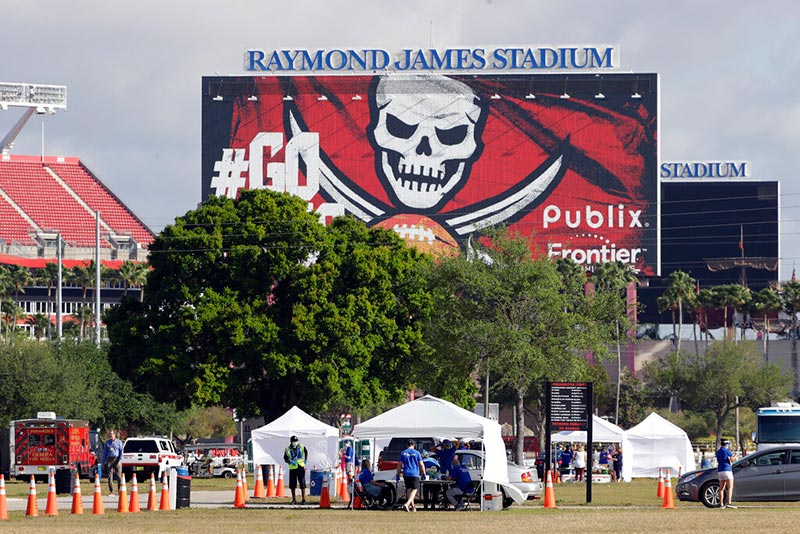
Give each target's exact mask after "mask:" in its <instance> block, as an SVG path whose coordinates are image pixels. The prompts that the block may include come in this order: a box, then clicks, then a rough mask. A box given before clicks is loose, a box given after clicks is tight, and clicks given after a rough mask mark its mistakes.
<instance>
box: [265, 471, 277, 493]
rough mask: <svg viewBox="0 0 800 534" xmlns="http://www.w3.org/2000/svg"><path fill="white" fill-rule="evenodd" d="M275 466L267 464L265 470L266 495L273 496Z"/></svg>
mask: <svg viewBox="0 0 800 534" xmlns="http://www.w3.org/2000/svg"><path fill="white" fill-rule="evenodd" d="M275 471H276V469H275V466H274V465H271V466H269V469H268V470H267V497H275Z"/></svg>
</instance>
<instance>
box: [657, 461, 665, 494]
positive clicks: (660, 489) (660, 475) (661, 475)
mask: <svg viewBox="0 0 800 534" xmlns="http://www.w3.org/2000/svg"><path fill="white" fill-rule="evenodd" d="M656 497H658V498H659V499H663V498H664V472H663V470H662V469H661V468H660V467H659V468H658V489H657V490H656Z"/></svg>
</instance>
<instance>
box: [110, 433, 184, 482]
mask: <svg viewBox="0 0 800 534" xmlns="http://www.w3.org/2000/svg"><path fill="white" fill-rule="evenodd" d="M122 452H123V454H122V472H123V473H124V474H125V479H126V480H130V479H131V475H132V474H133V473H136V478H137V480H145V479H148V478H150V473H153V474H155V475H156V476H157V477H160V476H161V473H162V472H163V471H164V470H166V469H169V468H170V467H177V466H179V465H182V464H183V458H182V457H181V456H180V455H179V454H178V453H177V451H176V450H175V444H173V443H172V440H170V439H169V438H166V437H163V436H137V437H135V438H128V439H126V440H125V445H124V447H123V450H122Z"/></svg>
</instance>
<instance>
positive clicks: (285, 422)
mask: <svg viewBox="0 0 800 534" xmlns="http://www.w3.org/2000/svg"><path fill="white" fill-rule="evenodd" d="M291 436H297V437H298V438H299V439H300V443H301V444H302V445H304V446H305V447H306V449H308V459H307V461H306V466H307V467H312V468H314V467H329V466H332V465H336V463H337V462H336V459H337V452H338V440H339V430H338V429H337V428H335V427H332V426H330V425H326V424H325V423H323V422H322V421H319V420H317V419H315V418H313V417H311V416H310V415H308V414H307V413H306V412H304V411H303V410H301V409H300V408H298V407H297V406H293V407H292V408H290V409H289V411H288V412H286V413H285V414H283V415H282V416H280V417H278V418H277V419H275V420H274V421H272V422H271V423H269V424H266V425H264V426H262V427H259V428H256V429H255V430H253V433H252V437H253V461H254V462H255V463H257V464H264V465H281V464H283V452H284V450H285V449H286V447H287V446H289V438H290V437H291Z"/></svg>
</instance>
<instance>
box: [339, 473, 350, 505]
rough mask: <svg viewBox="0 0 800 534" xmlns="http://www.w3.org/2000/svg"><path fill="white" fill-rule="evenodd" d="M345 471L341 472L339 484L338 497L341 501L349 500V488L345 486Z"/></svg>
mask: <svg viewBox="0 0 800 534" xmlns="http://www.w3.org/2000/svg"><path fill="white" fill-rule="evenodd" d="M347 479H348V477H347V473H342V481H341V484H340V485H339V498H340V499H341V500H342V502H350V490H349V489H348V488H347V485H348V484H347Z"/></svg>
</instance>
